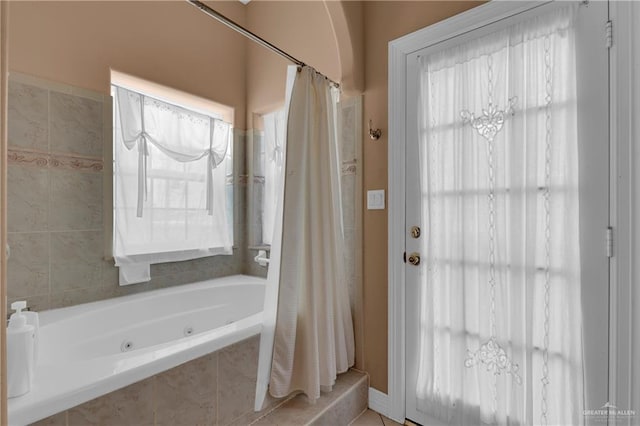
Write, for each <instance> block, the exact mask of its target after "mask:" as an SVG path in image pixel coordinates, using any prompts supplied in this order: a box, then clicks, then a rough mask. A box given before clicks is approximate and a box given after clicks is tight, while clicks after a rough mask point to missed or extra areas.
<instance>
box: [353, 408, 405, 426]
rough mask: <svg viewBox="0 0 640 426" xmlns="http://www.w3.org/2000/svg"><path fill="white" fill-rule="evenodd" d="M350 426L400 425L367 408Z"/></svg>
mask: <svg viewBox="0 0 640 426" xmlns="http://www.w3.org/2000/svg"><path fill="white" fill-rule="evenodd" d="M351 426H400V423H397V422H394V421H393V420H391V419H389V418H387V417H385V416H383V415H382V414H380V413H376V412H375V411H373V410H369V409H367V411H365V412H364V413H362V414H361V415H360V417H358V418H357V419H355V420H354V421H353V422H352V423H351Z"/></svg>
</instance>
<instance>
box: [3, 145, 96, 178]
mask: <svg viewBox="0 0 640 426" xmlns="http://www.w3.org/2000/svg"><path fill="white" fill-rule="evenodd" d="M7 159H8V161H9V164H16V165H20V166H33V167H41V168H46V167H51V168H55V169H62V170H73V171H79V172H84V171H86V172H101V171H102V169H103V167H104V165H103V161H102V158H92V157H82V156H77V155H73V154H61V153H54V154H50V153H48V152H40V151H30V150H25V149H15V148H9V150H8V152H7Z"/></svg>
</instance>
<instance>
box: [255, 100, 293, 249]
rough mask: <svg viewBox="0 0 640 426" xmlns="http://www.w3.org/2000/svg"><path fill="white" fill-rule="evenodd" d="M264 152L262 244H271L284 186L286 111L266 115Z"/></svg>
mask: <svg viewBox="0 0 640 426" xmlns="http://www.w3.org/2000/svg"><path fill="white" fill-rule="evenodd" d="M262 118H263V120H264V139H263V143H262V148H263V151H262V152H261V154H262V155H261V157H262V158H261V160H262V164H263V167H264V169H263V170H264V193H263V196H262V206H260V207H261V208H262V244H269V245H270V244H271V241H272V239H273V231H274V227H275V215H276V208H277V205H278V193H279V191H280V188H281V187H282V185H283V181H282V178H283V174H282V173H283V172H282V166H283V164H284V161H283V157H284V142H285V141H284V138H285V132H286V124H287V117H286V115H285V112H284V109H280V110H278V111H275V112H272V113H270V114H265V115H263V116H262Z"/></svg>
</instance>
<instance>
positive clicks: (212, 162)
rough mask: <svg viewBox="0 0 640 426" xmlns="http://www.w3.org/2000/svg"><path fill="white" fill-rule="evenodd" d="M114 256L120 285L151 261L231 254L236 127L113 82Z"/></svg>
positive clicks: (141, 277)
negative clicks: (230, 191) (230, 182)
mask: <svg viewBox="0 0 640 426" xmlns="http://www.w3.org/2000/svg"><path fill="white" fill-rule="evenodd" d="M114 90H115V95H116V99H115V102H114V105H115V128H116V130H115V132H114V135H115V141H114V159H115V161H114V179H115V182H114V246H113V247H114V259H115V263H116V266H119V267H120V284H121V285H125V284H131V283H134V282H142V281H148V280H149V279H150V276H149V275H150V274H149V265H150V264H153V263H162V262H170V261H181V260H188V259H195V258H198V257H205V256H212V255H216V254H231V253H232V245H233V228H232V223H233V217H232V214H233V210H232V208H233V202H232V201H231V202H230V201H229V200H228V197H227V191H226V180H227V177H228V176H232V172H233V169H232V162H231V150H230V145H231V138H232V132H231V125H230V124H229V123H226V122H224V121H222V120H219V119H217V118H214V117H211V116H207V115H205V114H201V113H198V112H196V111H191V110H188V109H185V108H182V107H180V106H176V105H173V104H170V103H167V102H164V101H161V100H159V99H155V98H152V97H149V96H146V95H144V94H141V93H138V92H135V91H132V90H128V89H127V88H124V87H118V86H114Z"/></svg>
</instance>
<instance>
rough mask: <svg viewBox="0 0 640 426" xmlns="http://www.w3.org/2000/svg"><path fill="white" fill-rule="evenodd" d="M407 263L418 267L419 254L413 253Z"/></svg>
mask: <svg viewBox="0 0 640 426" xmlns="http://www.w3.org/2000/svg"><path fill="white" fill-rule="evenodd" d="M409 263H410V264H412V265H414V266H418V265H419V264H420V253H416V252H413V253H411V254H410V255H409Z"/></svg>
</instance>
